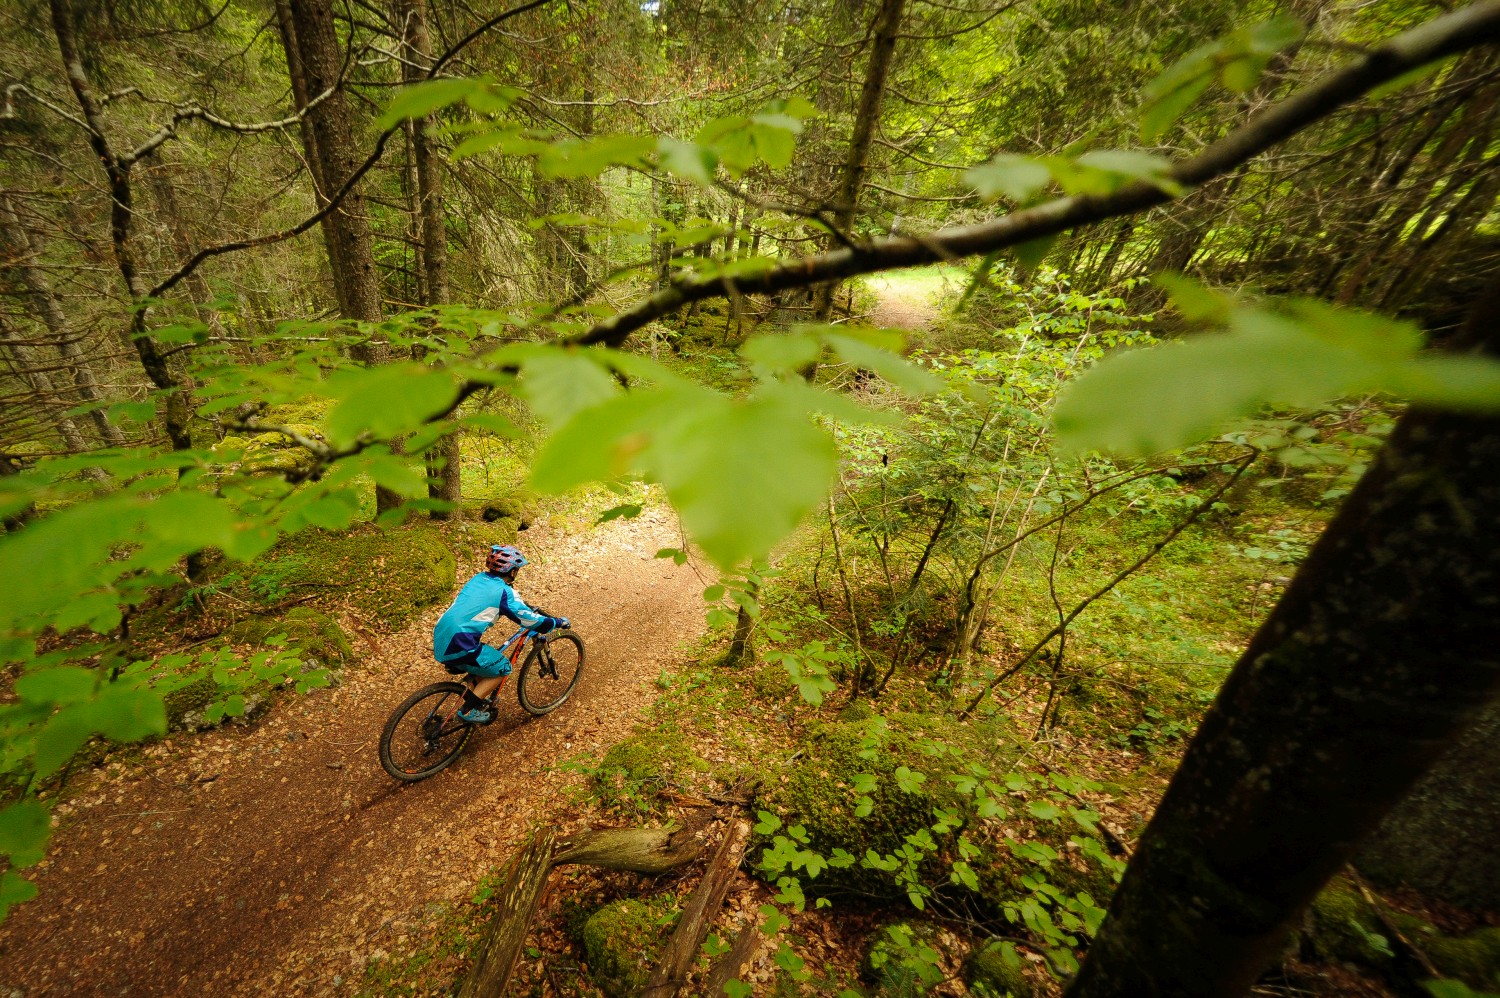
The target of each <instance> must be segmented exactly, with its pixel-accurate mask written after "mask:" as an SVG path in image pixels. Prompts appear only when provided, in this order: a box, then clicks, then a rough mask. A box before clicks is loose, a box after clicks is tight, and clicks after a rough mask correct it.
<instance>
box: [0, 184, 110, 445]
mask: <svg viewBox="0 0 1500 998" xmlns="http://www.w3.org/2000/svg"><path fill="white" fill-rule="evenodd" d="M0 241H3V243H4V245H5V249H6V252H7V254H8V255H10V256H11V258H12V260H13V261H14V264H13V266H14V267H15V271H16V274H17V276H18V277H19V278H20V282H21V287H22V288H23V289H24V290H25V291H26V293H27V294H28V295H30V297H31V300H32V303H33V305H34V307H35V309H36V312H37V315H39V316H40V317H41V319H42V323H43V324H44V325H45V326H46V327H47V332H48V333H50V334H51V336H52V339H53V342H54V343H55V344H56V346H57V352H58V353H59V354H60V355H62V357H63V359H64V360H66V361H67V362H68V363H69V364H70V365H71V366H72V368H73V385H74V387H75V388H76V389H77V390H78V398H79V400H80V401H82V402H87V403H102V402H103V401H104V394H103V393H102V392H101V391H100V390H99V382H98V381H97V380H96V378H95V377H94V367H93V364H92V362H91V361H90V360H89V358H88V356H87V355H86V354H85V353H84V352H83V348H82V347H81V346H79V339H80V337H79V336H78V335H76V334H74V333H73V332H72V331H70V330H69V328H68V320H67V319H66V318H65V317H64V315H63V310H62V304H61V303H60V302H58V300H57V296H56V295H54V294H53V293H52V288H51V286H49V285H48V283H47V278H46V275H44V274H43V273H42V270H41V268H40V267H38V266H36V264H35V262H34V257H35V253H36V248H35V246H34V245H33V244H32V242H31V237H30V235H29V234H28V233H27V231H26V227H25V226H24V225H22V224H21V219H20V216H19V215H17V214H16V212H15V206H14V205H12V204H11V202H10V198H9V197H7V196H5V195H0ZM89 418H90V419H91V420H93V423H94V429H95V430H96V431H97V432H98V434H99V439H100V440H102V441H103V442H104V443H105V444H107V445H108V446H110V447H124V446H125V435H124V434H123V433H121V432H120V428H119V427H117V426H115V424H113V423H111V422H110V421H109V416H108V414H106V413H105V411H104V409H103V408H102V407H98V406H96V407H95V408H94V409H93V410H92V411H91V412H90V413H89Z"/></svg>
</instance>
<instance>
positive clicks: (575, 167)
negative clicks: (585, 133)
mask: <svg viewBox="0 0 1500 998" xmlns="http://www.w3.org/2000/svg"><path fill="white" fill-rule="evenodd" d="M655 151H656V140H655V139H653V138H652V137H651V136H649V135H623V134H617V135H600V136H596V137H591V138H587V139H565V140H564V141H562V142H556V143H553V145H552V146H551V147H549V148H548V149H547V150H546V151H545V152H543V153H542V155H541V157H540V158H539V159H538V161H537V169H538V171H539V172H540V173H541V174H542V176H544V177H549V178H552V177H597V176H599V174H601V173H603V172H604V171H606V170H609V169H612V168H614V167H617V166H642V167H643V166H645V165H646V156H647V155H648V154H650V153H652V152H655Z"/></svg>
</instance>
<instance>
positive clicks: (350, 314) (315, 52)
mask: <svg viewBox="0 0 1500 998" xmlns="http://www.w3.org/2000/svg"><path fill="white" fill-rule="evenodd" d="M277 13H278V15H282V14H283V13H284V14H285V16H286V18H287V21H286V23H285V25H283V29H282V40H283V42H284V43H287V44H289V45H290V47H288V49H287V73H288V74H289V75H290V76H292V77H293V78H294V81H293V84H292V92H293V95H294V97H297V99H298V100H299V101H302V100H303V99H304V98H305V101H304V102H303V103H300V104H299V107H298V110H301V109H302V108H304V107H307V106H308V104H309V103H311V101H312V99H313V98H315V97H317V96H318V95H319V94H322V93H324V92H325V91H327V90H330V89H332V90H333V93H331V94H329V96H328V97H327V98H325V99H324V100H322V101H320V102H319V103H318V104H317V106H315V107H313V108H312V110H310V111H308V113H307V115H306V117H305V119H304V120H305V122H306V124H307V127H306V128H305V129H304V130H303V138H304V141H305V140H306V138H307V136H309V135H311V136H312V142H311V144H308V145H307V146H306V149H305V151H306V153H307V158H308V161H309V162H316V163H317V166H316V167H315V168H314V169H313V177H314V180H315V181H319V182H321V184H322V186H323V194H322V201H323V203H324V204H326V203H327V199H328V198H329V197H331V196H332V195H333V194H334V193H335V192H336V191H338V190H339V189H340V188H342V187H343V186H344V184H346V183H347V182H348V181H349V178H350V177H351V176H353V175H354V171H355V170H356V169H357V168H358V166H359V163H358V156H357V147H356V144H355V140H354V115H353V111H352V109H351V108H350V105H349V100H348V98H347V97H345V95H344V93H343V89H342V85H343V81H342V79H341V78H340V73H341V71H342V69H343V59H342V53H341V52H340V50H339V40H338V33H337V31H336V30H335V28H334V23H333V7H332V4H331V3H330V2H329V0H286V2H285V5H284V6H283V5H282V4H281V3H280V2H278V4H277ZM298 74H301V77H302V78H301V81H300V83H299V82H298V81H297V80H296V79H295V78H296V77H297V76H298ZM298 95H300V96H298ZM323 223H324V224H323V240H324V242H325V243H326V245H327V247H328V264H329V267H330V269H331V270H332V271H333V292H334V297H335V298H336V299H337V301H338V305H339V315H340V316H341V317H342V318H345V319H355V320H358V321H361V322H370V323H374V322H379V321H380V320H381V317H382V311H383V310H382V307H381V293H380V274H379V272H378V271H377V270H376V269H375V245H374V237H373V235H372V234H371V232H370V220H369V218H368V217H367V216H366V213H365V199H364V197H363V196H362V195H361V194H360V193H359V191H358V189H355V190H351V191H350V192H349V193H348V195H347V196H345V197H344V199H343V200H342V201H341V202H340V203H339V206H338V208H337V210H335V211H332V212H330V213H329V214H328V215H327V216H326V217H325V218H324V220H323ZM350 354H351V355H352V356H353V357H354V358H355V359H356V360H358V361H360V362H362V363H364V364H379V363H380V362H381V361H383V360H384V359H385V351H384V349H383V348H382V347H381V346H379V345H378V344H376V343H373V342H367V343H363V344H360V345H358V346H355V347H353V348H352V349H351V350H350ZM391 449H392V450H393V451H395V452H397V453H399V452H400V443H399V441H392V443H391ZM399 505H401V496H400V495H398V494H397V493H395V492H392V491H391V490H390V489H387V488H384V487H383V486H380V485H377V486H376V487H375V511H376V514H377V515H379V514H381V513H385V512H388V511H390V510H393V509H395V508H396V507H397V506H399Z"/></svg>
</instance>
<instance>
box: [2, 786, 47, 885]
mask: <svg viewBox="0 0 1500 998" xmlns="http://www.w3.org/2000/svg"><path fill="white" fill-rule="evenodd" d="M51 837H52V812H51V811H49V810H48V809H47V808H46V807H45V806H44V805H43V804H42V803H41V802H39V801H36V800H32V799H29V798H28V799H25V800H20V801H17V802H16V803H14V804H12V805H10V806H9V807H7V808H6V809H5V810H3V811H0V853H5V854H6V855H8V856H9V857H10V864H11V866H13V867H15V868H17V869H25V868H26V867H28V866H35V865H36V864H37V863H40V862H41V861H42V857H43V856H45V855H46V852H47V840H48V839H49V838H51Z"/></svg>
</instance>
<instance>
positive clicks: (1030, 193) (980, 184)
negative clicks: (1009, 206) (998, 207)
mask: <svg viewBox="0 0 1500 998" xmlns="http://www.w3.org/2000/svg"><path fill="white" fill-rule="evenodd" d="M964 182H965V183H967V184H968V185H969V186H971V187H973V188H974V190H975V191H977V192H978V193H979V196H980V197H981V198H984V199H985V200H986V201H993V200H995V198H997V197H1000V196H1001V195H1002V194H1003V195H1004V196H1006V197H1008V198H1010V199H1011V200H1012V201H1018V202H1022V203H1025V202H1027V201H1030V200H1031V199H1032V198H1033V197H1035V196H1036V195H1037V194H1038V193H1039V192H1040V191H1041V190H1042V188H1044V187H1046V186H1047V185H1048V184H1050V183H1051V182H1052V169H1051V167H1049V166H1048V165H1047V164H1046V163H1044V162H1042V161H1041V160H1038V159H1033V158H1031V157H1030V156H1017V155H1014V154H1012V153H1001V154H999V155H998V156H996V157H994V158H993V159H991V160H990V161H989V162H988V163H985V164H983V165H981V166H976V167H973V168H972V169H970V170H969V171H967V172H966V173H965V174H964Z"/></svg>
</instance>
